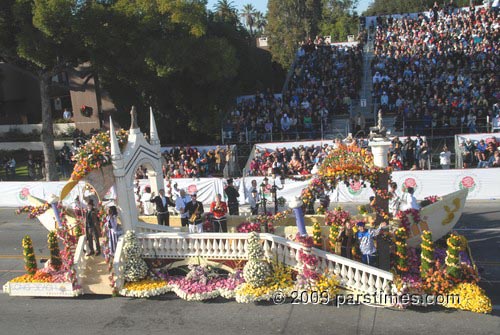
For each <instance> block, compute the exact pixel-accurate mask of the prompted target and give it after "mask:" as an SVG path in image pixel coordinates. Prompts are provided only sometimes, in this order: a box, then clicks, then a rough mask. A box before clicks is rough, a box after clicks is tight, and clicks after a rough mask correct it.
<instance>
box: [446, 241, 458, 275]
mask: <svg viewBox="0 0 500 335" xmlns="http://www.w3.org/2000/svg"><path fill="white" fill-rule="evenodd" d="M446 244H447V245H448V249H447V250H446V259H445V264H446V273H448V275H450V277H452V278H453V279H460V259H459V252H460V250H461V248H462V238H461V237H460V236H459V235H456V234H451V235H450V237H448V239H447V240H446Z"/></svg>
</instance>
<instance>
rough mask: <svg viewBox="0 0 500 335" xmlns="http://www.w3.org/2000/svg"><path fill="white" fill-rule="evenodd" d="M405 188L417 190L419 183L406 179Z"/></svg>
mask: <svg viewBox="0 0 500 335" xmlns="http://www.w3.org/2000/svg"><path fill="white" fill-rule="evenodd" d="M404 184H405V186H406V187H407V188H408V187H413V188H415V187H416V186H417V182H416V181H415V179H413V178H406V180H405V182H404Z"/></svg>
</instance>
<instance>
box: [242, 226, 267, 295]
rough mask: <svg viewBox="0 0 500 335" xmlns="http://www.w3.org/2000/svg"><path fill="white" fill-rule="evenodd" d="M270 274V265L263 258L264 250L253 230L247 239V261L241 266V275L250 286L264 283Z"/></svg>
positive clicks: (258, 285)
mask: <svg viewBox="0 0 500 335" xmlns="http://www.w3.org/2000/svg"><path fill="white" fill-rule="evenodd" d="M270 275H271V267H270V266H269V263H267V262H266V261H265V260H264V250H263V249H262V246H261V244H260V241H259V238H258V236H257V234H256V233H255V232H252V233H250V237H249V239H248V262H247V263H246V264H245V267H244V268H243V277H244V278H245V281H246V282H247V283H248V284H249V285H251V286H252V287H260V286H263V285H264V284H266V281H267V279H268V278H269V276H270Z"/></svg>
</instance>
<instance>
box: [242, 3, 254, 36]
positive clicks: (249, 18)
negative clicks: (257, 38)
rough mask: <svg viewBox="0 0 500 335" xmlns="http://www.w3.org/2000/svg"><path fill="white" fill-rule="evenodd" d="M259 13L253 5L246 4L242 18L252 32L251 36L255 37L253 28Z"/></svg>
mask: <svg viewBox="0 0 500 335" xmlns="http://www.w3.org/2000/svg"><path fill="white" fill-rule="evenodd" d="M256 14H257V11H256V10H255V8H254V6H253V5H252V4H246V5H245V6H243V10H242V11H241V14H240V16H241V17H242V18H243V19H244V20H245V25H246V26H247V27H248V29H249V30H250V36H253V27H254V25H255V23H256V20H255V16H256Z"/></svg>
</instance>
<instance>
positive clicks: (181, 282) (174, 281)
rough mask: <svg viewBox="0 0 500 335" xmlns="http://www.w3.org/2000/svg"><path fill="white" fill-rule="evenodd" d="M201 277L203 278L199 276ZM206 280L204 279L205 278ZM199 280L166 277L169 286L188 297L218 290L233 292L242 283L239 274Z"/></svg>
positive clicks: (242, 280)
mask: <svg viewBox="0 0 500 335" xmlns="http://www.w3.org/2000/svg"><path fill="white" fill-rule="evenodd" d="M201 277H204V276H203V275H201ZM205 278H206V277H205ZM198 279H200V278H197V277H196V278H195V277H192V278H188V277H187V276H186V277H177V276H176V277H168V283H169V284H170V285H176V286H177V287H178V288H179V289H180V290H182V291H184V292H185V293H186V294H188V295H192V294H204V293H210V292H213V291H216V290H218V289H224V290H227V291H234V290H235V289H236V288H237V287H238V286H239V285H240V284H242V283H243V282H244V279H243V276H242V275H241V272H236V273H235V274H233V275H231V276H229V277H227V278H223V277H215V278H210V279H207V280H198Z"/></svg>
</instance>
